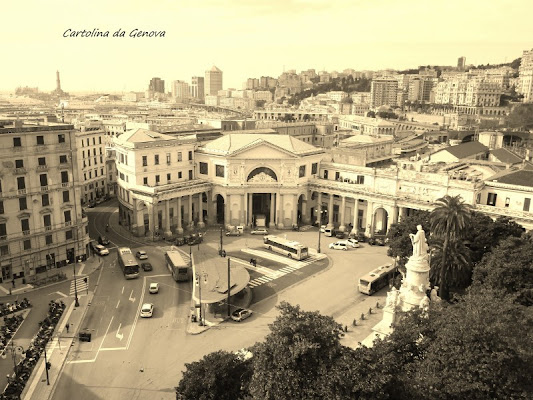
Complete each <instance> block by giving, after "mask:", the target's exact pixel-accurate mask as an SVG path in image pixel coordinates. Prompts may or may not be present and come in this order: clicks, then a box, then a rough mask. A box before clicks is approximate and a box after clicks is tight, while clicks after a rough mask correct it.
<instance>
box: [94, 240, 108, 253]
mask: <svg viewBox="0 0 533 400" xmlns="http://www.w3.org/2000/svg"><path fill="white" fill-rule="evenodd" d="M91 248H92V249H93V251H94V252H95V253H96V254H98V255H99V256H107V255H108V254H109V250H108V249H106V248H105V247H104V246H102V245H101V244H98V243H96V242H91Z"/></svg>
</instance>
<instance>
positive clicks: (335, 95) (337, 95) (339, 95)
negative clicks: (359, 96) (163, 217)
mask: <svg viewBox="0 0 533 400" xmlns="http://www.w3.org/2000/svg"><path fill="white" fill-rule="evenodd" d="M326 94H327V96H328V98H329V99H331V100H335V101H341V100H342V99H344V98H345V97H348V93H346V92H343V91H342V90H335V91H331V92H328V93H326Z"/></svg>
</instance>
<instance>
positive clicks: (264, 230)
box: [250, 228, 268, 235]
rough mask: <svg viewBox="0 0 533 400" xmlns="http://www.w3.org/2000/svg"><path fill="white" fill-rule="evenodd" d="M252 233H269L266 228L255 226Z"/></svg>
mask: <svg viewBox="0 0 533 400" xmlns="http://www.w3.org/2000/svg"><path fill="white" fill-rule="evenodd" d="M250 233H251V234H252V235H268V231H267V230H266V229H265V228H255V229H254V230H253V231H251V232H250Z"/></svg>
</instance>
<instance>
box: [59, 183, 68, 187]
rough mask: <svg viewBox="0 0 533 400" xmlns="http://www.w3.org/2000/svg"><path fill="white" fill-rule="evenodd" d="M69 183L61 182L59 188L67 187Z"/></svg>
mask: <svg viewBox="0 0 533 400" xmlns="http://www.w3.org/2000/svg"><path fill="white" fill-rule="evenodd" d="M69 183H70V182H62V183H61V187H68V186H69Z"/></svg>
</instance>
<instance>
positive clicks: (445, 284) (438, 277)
mask: <svg viewBox="0 0 533 400" xmlns="http://www.w3.org/2000/svg"><path fill="white" fill-rule="evenodd" d="M470 215H471V206H470V205H468V204H466V203H465V202H464V201H463V200H462V198H461V196H460V195H457V196H453V197H452V196H449V195H446V196H444V197H441V198H440V199H437V201H436V207H435V208H434V209H433V211H432V212H431V215H430V222H431V234H432V235H434V238H435V239H437V240H441V241H442V245H441V249H440V251H439V252H438V253H437V254H436V255H434V256H432V258H431V269H436V271H432V272H431V274H432V275H433V276H434V277H435V280H434V281H433V283H434V284H436V285H438V286H439V288H440V289H439V291H440V293H439V295H440V297H441V298H442V299H443V300H449V286H450V284H451V283H452V284H453V282H450V281H448V280H447V278H451V277H453V276H454V274H452V273H450V269H452V268H453V267H452V265H451V264H449V261H450V260H452V259H456V258H457V257H458V256H457V255H453V254H452V255H451V254H449V253H450V252H453V251H454V250H457V249H458V242H459V241H460V240H462V238H463V236H464V234H465V230H466V227H467V226H468V227H470V218H471V217H470ZM437 255H438V257H440V258H441V261H440V262H439V261H438V260H437V259H436V258H435V256H437Z"/></svg>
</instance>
